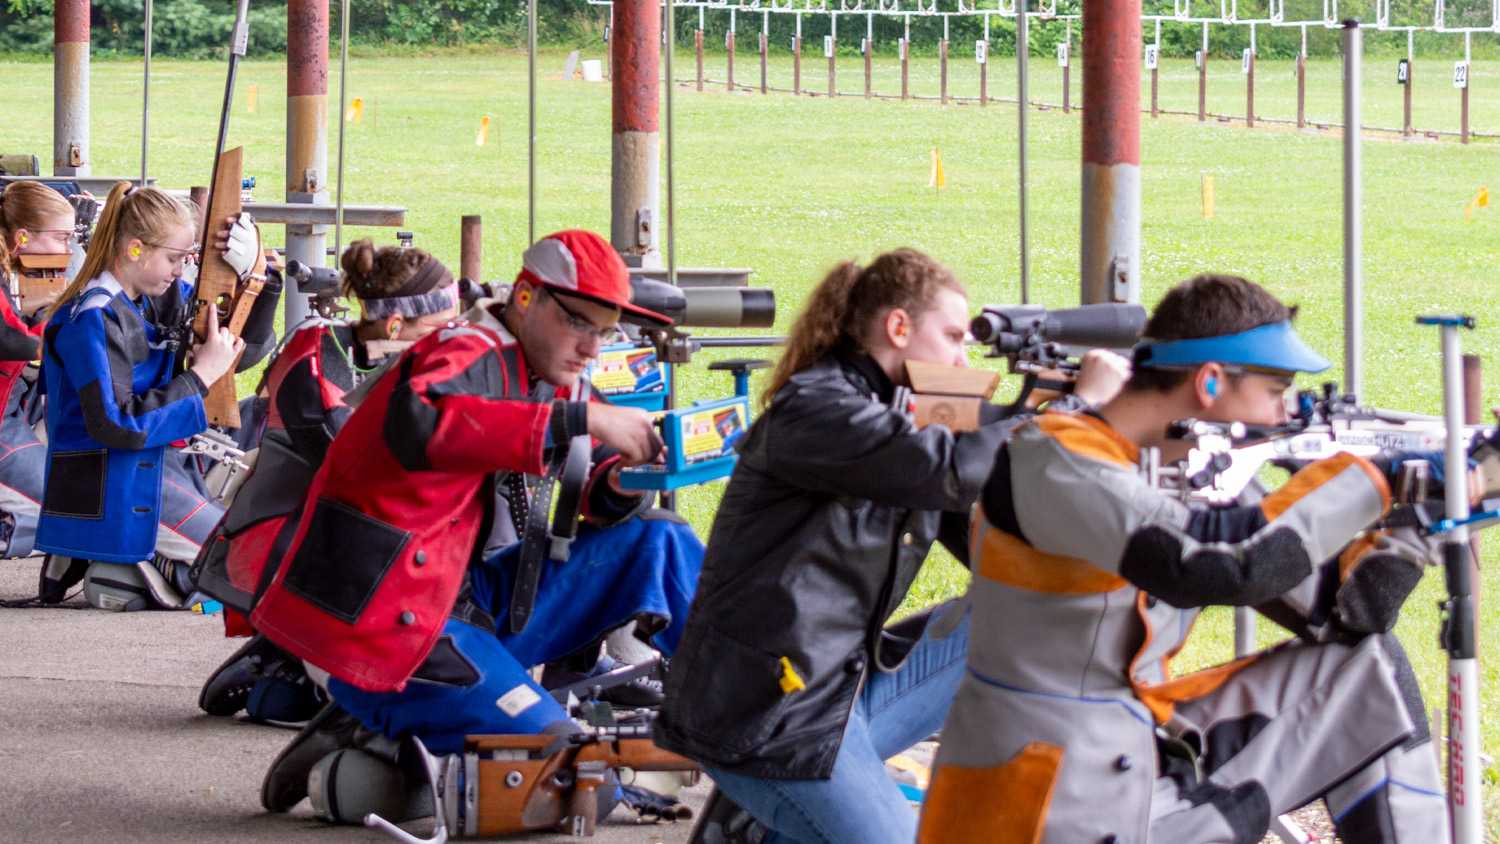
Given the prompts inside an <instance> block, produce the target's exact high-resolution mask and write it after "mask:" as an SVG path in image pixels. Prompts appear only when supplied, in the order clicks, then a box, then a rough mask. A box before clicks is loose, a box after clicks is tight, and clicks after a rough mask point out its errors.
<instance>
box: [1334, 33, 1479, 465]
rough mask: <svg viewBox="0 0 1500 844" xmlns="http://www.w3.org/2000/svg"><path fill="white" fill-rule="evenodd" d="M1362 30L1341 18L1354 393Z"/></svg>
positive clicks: (1360, 314)
mask: <svg viewBox="0 0 1500 844" xmlns="http://www.w3.org/2000/svg"><path fill="white" fill-rule="evenodd" d="M1363 35H1364V33H1363V32H1362V31H1361V30H1360V28H1359V21H1357V20H1354V19H1352V18H1351V19H1349V20H1346V21H1344V387H1345V389H1346V391H1347V392H1350V393H1353V394H1354V395H1356V396H1362V395H1364V391H1363V390H1362V389H1361V388H1362V387H1363V382H1364V266H1365V261H1364V230H1365V229H1364V211H1363V203H1364V183H1363V175H1362V171H1363V167H1364V162H1363V160H1362V159H1363V155H1362V152H1363V151H1362V146H1361V143H1360V141H1361V139H1362V138H1361V135H1362V133H1361V131H1360V127H1361V126H1362V125H1364V124H1363V117H1362V114H1361V109H1360V95H1361V90H1360V82H1361V80H1360V70H1361V67H1362V66H1363V64H1364V38H1363ZM1462 476H1463V471H1462V470H1460V471H1459V474H1458V475H1455V476H1452V477H1462Z"/></svg>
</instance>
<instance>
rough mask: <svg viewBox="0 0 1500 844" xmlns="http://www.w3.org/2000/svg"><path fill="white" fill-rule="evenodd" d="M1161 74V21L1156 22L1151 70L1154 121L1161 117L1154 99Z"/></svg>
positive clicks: (1152, 114)
mask: <svg viewBox="0 0 1500 844" xmlns="http://www.w3.org/2000/svg"><path fill="white" fill-rule="evenodd" d="M1160 72H1161V19H1160V18H1157V20H1156V65H1155V66H1154V67H1152V68H1151V117H1152V119H1153V120H1154V119H1156V118H1157V117H1159V116H1161V109H1160V107H1159V106H1158V101H1157V98H1156V87H1157V76H1158V74H1159V73H1160Z"/></svg>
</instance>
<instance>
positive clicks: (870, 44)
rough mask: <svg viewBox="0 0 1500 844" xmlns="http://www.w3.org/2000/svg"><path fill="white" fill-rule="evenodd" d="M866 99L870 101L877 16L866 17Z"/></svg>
mask: <svg viewBox="0 0 1500 844" xmlns="http://www.w3.org/2000/svg"><path fill="white" fill-rule="evenodd" d="M864 53H865V99H867V100H868V99H870V94H871V91H870V59H871V57H872V56H873V55H874V53H875V15H873V14H870V15H867V16H866V17H865V49H864Z"/></svg>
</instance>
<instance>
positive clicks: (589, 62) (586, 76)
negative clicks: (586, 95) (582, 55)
mask: <svg viewBox="0 0 1500 844" xmlns="http://www.w3.org/2000/svg"><path fill="white" fill-rule="evenodd" d="M583 81H585V82H603V81H604V68H603V66H602V64H601V62H600V61H599V60H598V59H584V61H583Z"/></svg>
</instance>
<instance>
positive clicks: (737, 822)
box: [688, 788, 766, 844]
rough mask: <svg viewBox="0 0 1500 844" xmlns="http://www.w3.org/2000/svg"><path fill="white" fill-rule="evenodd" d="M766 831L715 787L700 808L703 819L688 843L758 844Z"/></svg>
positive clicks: (759, 823)
mask: <svg viewBox="0 0 1500 844" xmlns="http://www.w3.org/2000/svg"><path fill="white" fill-rule="evenodd" d="M765 840H766V828H765V827H764V826H762V825H761V822H760V821H758V820H756V819H755V818H753V817H751V816H750V813H749V812H747V811H745V810H744V809H741V808H740V806H739V804H738V803H735V802H734V801H733V800H730V799H729V797H728V796H727V795H725V794H724V792H722V791H720V790H719V789H717V788H715V789H714V790H713V791H712V792H710V793H709V795H708V802H707V803H705V804H704V805H703V817H702V818H701V819H700V820H699V821H698V824H697V826H694V827H693V837H692V838H690V839H688V844H761V842H763V841H765Z"/></svg>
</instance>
